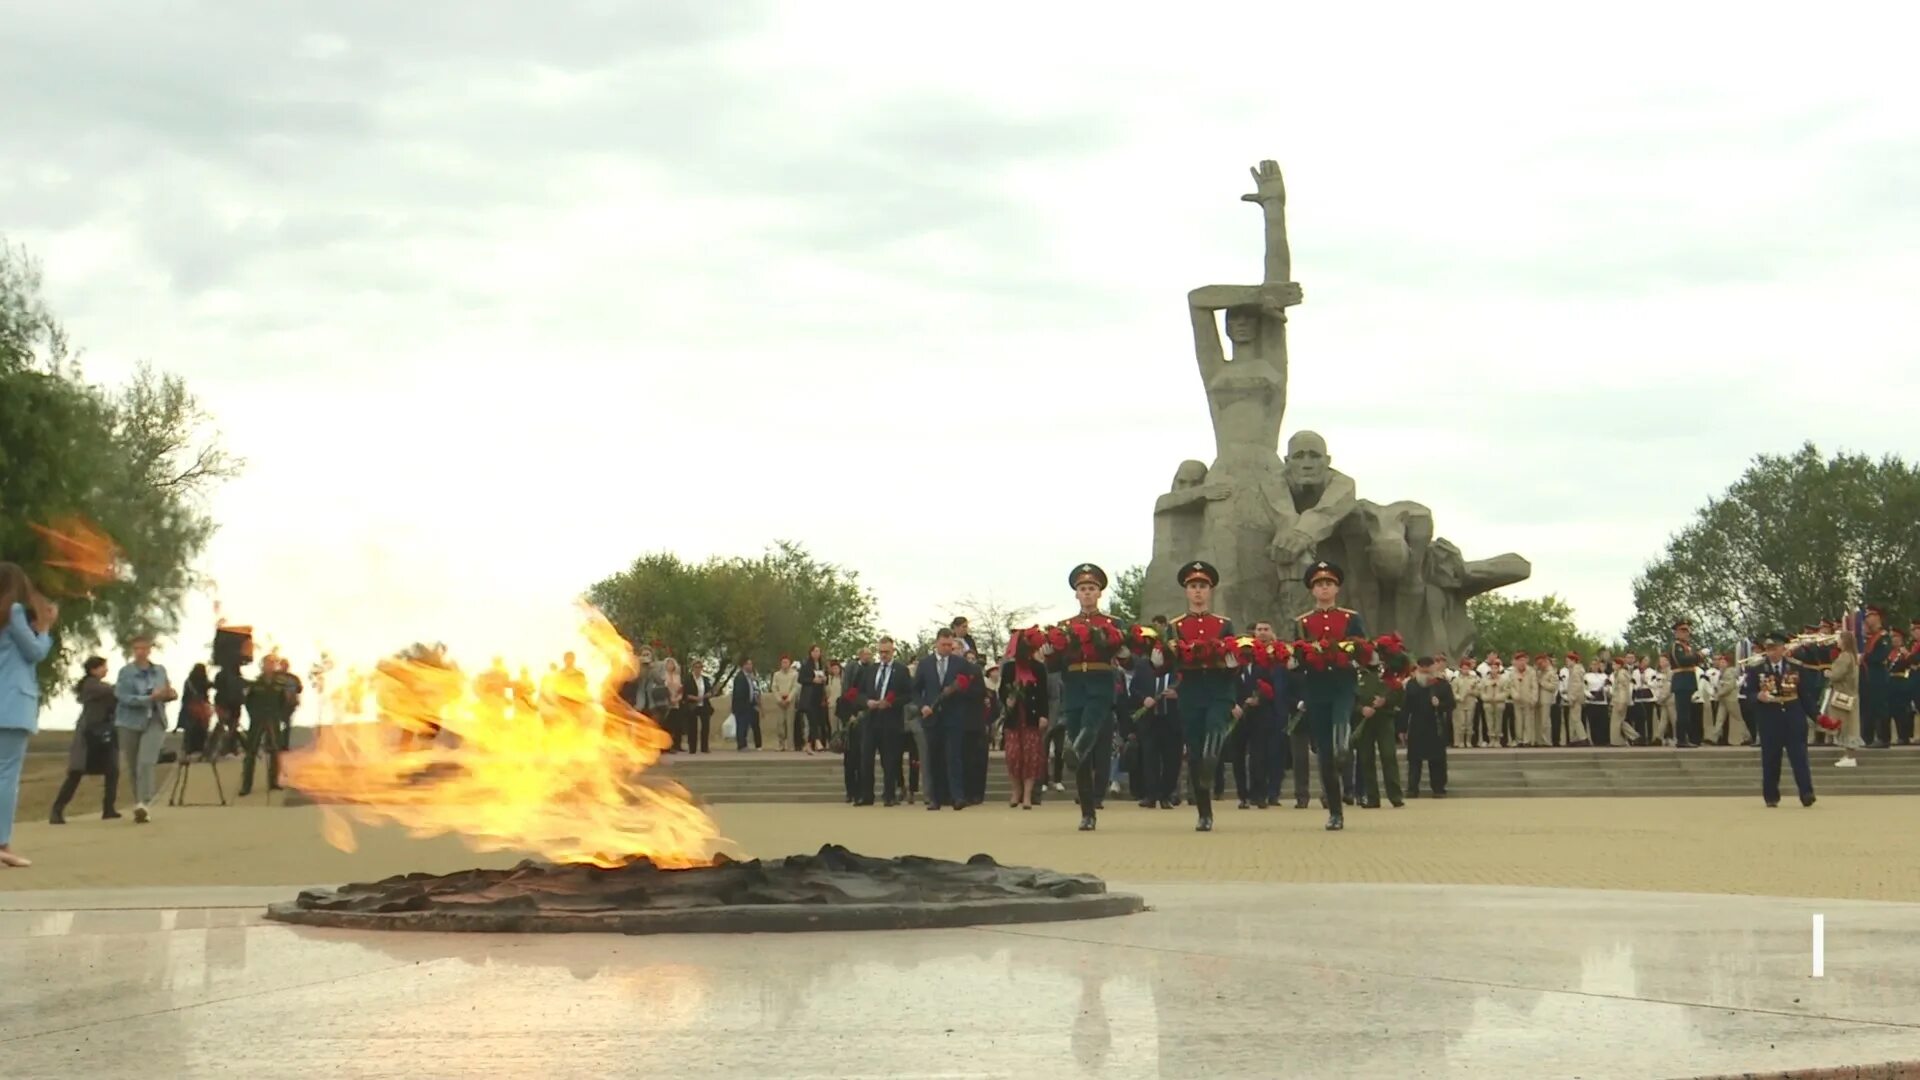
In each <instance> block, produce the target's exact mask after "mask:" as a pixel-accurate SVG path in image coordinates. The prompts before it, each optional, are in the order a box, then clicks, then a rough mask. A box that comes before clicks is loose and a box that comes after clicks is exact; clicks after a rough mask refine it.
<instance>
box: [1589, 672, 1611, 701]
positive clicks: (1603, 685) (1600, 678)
mask: <svg viewBox="0 0 1920 1080" xmlns="http://www.w3.org/2000/svg"><path fill="white" fill-rule="evenodd" d="M1586 684H1587V700H1588V701H1590V702H1593V703H1594V704H1596V705H1598V704H1600V703H1602V702H1605V701H1606V700H1607V692H1608V690H1609V689H1611V688H1612V686H1613V681H1612V680H1610V679H1608V678H1607V677H1606V676H1605V675H1604V674H1602V673H1600V672H1598V671H1589V672H1587V677H1586Z"/></svg>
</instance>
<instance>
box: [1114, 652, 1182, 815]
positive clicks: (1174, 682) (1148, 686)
mask: <svg viewBox="0 0 1920 1080" xmlns="http://www.w3.org/2000/svg"><path fill="white" fill-rule="evenodd" d="M1179 687H1180V676H1179V675H1177V674H1174V673H1173V672H1171V671H1161V672H1156V671H1154V669H1153V665H1152V664H1151V663H1150V662H1148V661H1147V660H1145V659H1142V660H1138V661H1136V662H1135V663H1134V665H1133V686H1132V689H1131V691H1130V692H1129V694H1128V695H1127V696H1128V697H1129V698H1131V699H1132V700H1133V702H1134V704H1135V705H1136V706H1138V707H1139V708H1145V709H1147V710H1148V711H1147V715H1145V716H1143V717H1141V719H1140V771H1141V772H1142V773H1144V774H1146V775H1145V778H1144V779H1143V780H1142V781H1141V789H1140V790H1141V799H1140V805H1141V806H1144V807H1154V806H1158V807H1159V808H1160V809H1162V810H1171V809H1173V807H1174V799H1175V798H1176V796H1177V793H1178V789H1179V787H1180V751H1181V750H1182V749H1183V747H1182V746H1181V739H1180V702H1179V700H1178V699H1179V696H1180V690H1179ZM1135 711H1138V708H1136V710H1135Z"/></svg>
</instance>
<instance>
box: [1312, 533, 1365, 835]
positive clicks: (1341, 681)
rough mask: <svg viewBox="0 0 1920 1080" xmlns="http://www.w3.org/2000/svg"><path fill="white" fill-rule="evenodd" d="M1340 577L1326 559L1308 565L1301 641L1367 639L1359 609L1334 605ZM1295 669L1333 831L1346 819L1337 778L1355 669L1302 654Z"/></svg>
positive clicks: (1348, 732) (1342, 768)
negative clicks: (1309, 605)
mask: <svg viewBox="0 0 1920 1080" xmlns="http://www.w3.org/2000/svg"><path fill="white" fill-rule="evenodd" d="M1345 581H1346V574H1345V572H1343V571H1342V570H1341V569H1340V568H1339V567H1338V566H1335V565H1334V564H1333V563H1330V562H1327V561H1325V560H1321V561H1320V562H1316V563H1314V564H1313V565H1312V566H1310V567H1308V568H1307V573H1306V583H1307V591H1308V592H1311V593H1312V594H1313V610H1312V611H1309V612H1307V613H1306V614H1304V615H1301V616H1300V617H1299V618H1298V619H1296V620H1295V621H1296V622H1297V623H1298V624H1299V626H1300V640H1301V641H1303V642H1308V643H1318V644H1319V645H1321V646H1323V647H1326V646H1331V647H1335V648H1337V647H1339V646H1341V645H1343V644H1346V643H1349V642H1359V641H1364V640H1365V639H1366V636H1367V631H1366V627H1365V626H1364V625H1362V623H1361V622H1360V613H1359V612H1357V611H1353V610H1351V609H1348V608H1343V607H1340V606H1338V601H1339V599H1340V586H1341V584H1342V583H1343V582H1345ZM1300 672H1301V676H1302V677H1301V685H1302V698H1303V700H1304V701H1305V703H1306V707H1307V723H1308V725H1309V726H1310V730H1311V731H1312V732H1313V745H1314V752H1315V753H1316V754H1318V755H1319V756H1320V790H1321V798H1322V799H1323V800H1324V801H1325V802H1326V805H1327V830H1328V831H1329V832H1333V831H1338V830H1340V829H1343V828H1346V819H1345V817H1344V816H1343V815H1342V813H1341V810H1342V807H1343V804H1342V802H1341V793H1340V781H1341V777H1342V776H1343V775H1344V774H1345V772H1346V767H1347V758H1348V757H1349V755H1350V748H1349V744H1350V741H1351V737H1352V734H1353V729H1352V724H1353V702H1354V694H1355V691H1356V689H1357V688H1358V686H1359V674H1358V672H1356V671H1355V669H1354V666H1353V665H1352V664H1338V663H1333V664H1326V665H1324V666H1320V665H1316V664H1314V663H1311V662H1308V661H1307V660H1306V659H1305V658H1302V662H1301V666H1300Z"/></svg>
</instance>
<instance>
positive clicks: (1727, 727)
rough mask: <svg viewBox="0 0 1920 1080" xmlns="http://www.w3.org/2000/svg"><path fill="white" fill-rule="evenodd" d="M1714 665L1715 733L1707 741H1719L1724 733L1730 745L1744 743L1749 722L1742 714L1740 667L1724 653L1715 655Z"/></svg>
mask: <svg viewBox="0 0 1920 1080" xmlns="http://www.w3.org/2000/svg"><path fill="white" fill-rule="evenodd" d="M1713 666H1714V677H1713V734H1712V735H1710V736H1708V737H1707V741H1708V742H1712V743H1717V742H1719V741H1720V737H1721V735H1723V734H1724V735H1725V736H1726V740H1727V742H1728V744H1729V745H1732V746H1741V745H1744V744H1745V743H1746V741H1747V722H1746V721H1745V720H1744V719H1742V718H1741V716H1740V669H1738V668H1736V667H1734V666H1733V658H1732V657H1730V656H1727V655H1725V654H1724V653H1723V654H1721V655H1720V656H1716V657H1714V660H1713Z"/></svg>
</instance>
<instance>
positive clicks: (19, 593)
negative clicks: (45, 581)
mask: <svg viewBox="0 0 1920 1080" xmlns="http://www.w3.org/2000/svg"><path fill="white" fill-rule="evenodd" d="M0 613H5V617H6V620H7V621H6V625H5V627H4V628H0V866H9V867H12V866H32V865H33V863H32V862H31V861H30V860H27V859H23V858H21V857H20V856H18V855H15V854H14V853H13V848H12V846H11V845H12V843H13V815H14V811H15V810H17V809H18V808H19V804H20V766H21V765H22V764H23V763H24V762H25V761H26V759H27V739H28V738H29V737H31V736H32V735H33V733H34V732H35V731H38V730H39V728H40V679H39V675H38V674H37V672H36V671H35V669H36V668H38V667H39V666H40V661H42V660H45V659H46V658H47V654H48V653H50V652H52V651H53V639H52V638H51V637H50V636H48V632H49V631H51V630H52V629H53V624H54V622H55V620H57V619H59V617H60V607H59V605H57V604H55V603H54V602H53V601H51V600H48V599H47V598H46V597H44V596H42V595H40V590H38V589H36V588H34V587H33V582H32V581H29V580H28V579H27V572H26V571H25V570H22V569H20V568H19V567H18V566H16V565H14V564H13V563H9V562H0Z"/></svg>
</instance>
